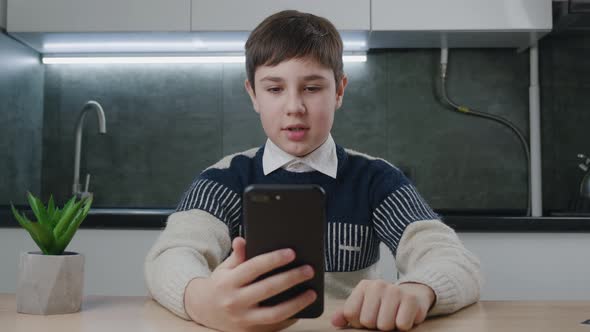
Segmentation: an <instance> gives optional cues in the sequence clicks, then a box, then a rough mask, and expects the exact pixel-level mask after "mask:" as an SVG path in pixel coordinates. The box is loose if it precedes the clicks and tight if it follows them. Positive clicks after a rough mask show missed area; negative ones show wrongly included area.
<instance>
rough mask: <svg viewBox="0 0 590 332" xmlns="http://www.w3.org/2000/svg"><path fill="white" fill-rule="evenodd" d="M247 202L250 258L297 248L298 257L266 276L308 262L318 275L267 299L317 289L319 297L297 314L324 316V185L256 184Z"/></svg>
mask: <svg viewBox="0 0 590 332" xmlns="http://www.w3.org/2000/svg"><path fill="white" fill-rule="evenodd" d="M242 202H243V203H242V204H243V205H242V206H243V209H244V210H243V217H244V230H245V236H246V258H247V259H249V258H252V257H255V256H258V255H260V254H263V253H267V252H270V251H274V250H278V249H285V248H292V249H293V250H295V253H296V254H295V255H296V257H295V260H294V261H293V262H291V263H290V264H288V265H286V266H284V267H281V268H279V269H276V270H274V271H272V272H270V273H268V274H266V275H263V276H261V278H260V279H263V278H265V277H268V276H269V275H272V274H275V273H279V272H283V271H287V270H290V269H292V268H294V267H297V266H301V265H304V264H309V265H311V266H312V267H313V269H314V271H315V274H314V277H313V278H312V279H310V280H308V281H306V282H304V283H302V284H299V285H297V286H295V287H293V288H291V289H289V290H287V291H285V292H283V293H281V294H278V295H276V296H273V297H271V298H270V299H268V300H265V301H264V302H262V303H261V305H275V304H277V303H280V302H283V301H285V300H288V299H291V298H293V297H294V296H296V295H298V294H301V293H303V292H304V291H305V290H307V289H313V290H314V291H315V292H316V294H317V299H316V300H315V301H314V302H313V303H312V304H311V305H310V306H308V307H307V308H305V309H303V310H302V311H300V312H299V313H298V314H297V315H295V316H294V317H293V318H315V317H319V316H320V315H321V314H322V313H323V311H324V270H325V266H324V262H325V259H324V255H325V253H324V233H325V224H326V221H325V219H326V213H325V208H326V203H325V193H324V190H323V189H322V188H321V187H320V186H317V185H250V186H248V187H247V188H246V189H245V191H244V196H243V200H242Z"/></svg>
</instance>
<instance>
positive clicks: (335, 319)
mask: <svg viewBox="0 0 590 332" xmlns="http://www.w3.org/2000/svg"><path fill="white" fill-rule="evenodd" d="M435 299H436V296H435V294H434V291H433V290H432V289H431V288H430V287H428V286H426V285H423V284H417V283H404V284H400V285H394V284H392V283H390V282H387V281H384V280H363V281H361V282H359V284H358V285H357V286H356V287H355V288H354V290H353V291H352V293H351V294H350V296H349V297H348V299H347V300H346V302H345V304H344V307H343V308H341V309H340V310H338V311H337V312H336V313H335V314H334V315H333V316H332V324H333V325H334V326H336V327H346V326H348V325H350V326H352V327H354V328H368V329H373V330H375V329H377V330H380V331H390V330H393V329H398V330H400V331H408V330H410V329H411V328H412V327H413V326H415V325H418V324H420V323H422V322H423V321H424V320H425V319H426V314H427V313H428V310H429V309H430V307H431V306H432V304H433V303H434V301H435Z"/></svg>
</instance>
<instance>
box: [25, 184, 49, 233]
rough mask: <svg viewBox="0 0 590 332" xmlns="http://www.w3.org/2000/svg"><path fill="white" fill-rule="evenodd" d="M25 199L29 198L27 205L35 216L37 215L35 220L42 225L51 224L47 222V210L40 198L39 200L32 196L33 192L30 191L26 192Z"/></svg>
mask: <svg viewBox="0 0 590 332" xmlns="http://www.w3.org/2000/svg"><path fill="white" fill-rule="evenodd" d="M27 199H28V200H29V205H30V206H31V209H32V210H33V213H34V214H35V217H37V222H38V223H40V224H42V225H47V226H51V225H50V224H49V220H48V217H47V211H46V210H45V206H44V205H43V202H41V200H39V199H38V198H37V197H35V196H33V194H31V193H30V192H27Z"/></svg>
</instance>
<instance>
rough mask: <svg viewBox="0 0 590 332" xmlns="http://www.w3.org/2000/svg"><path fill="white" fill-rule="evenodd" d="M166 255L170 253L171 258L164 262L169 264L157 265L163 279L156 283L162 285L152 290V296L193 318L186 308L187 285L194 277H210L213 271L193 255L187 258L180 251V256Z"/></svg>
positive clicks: (175, 310) (172, 310) (181, 315)
mask: <svg viewBox="0 0 590 332" xmlns="http://www.w3.org/2000/svg"><path fill="white" fill-rule="evenodd" d="M164 255H169V257H168V259H170V260H168V261H166V264H164V265H168V266H161V265H160V266H158V267H157V268H158V269H159V270H160V271H158V274H159V276H160V278H161V279H160V281H159V282H157V283H155V284H157V285H160V287H158V288H159V289H158V288H156V289H153V290H152V297H153V298H154V299H156V300H157V301H158V302H159V303H160V304H161V305H162V306H164V307H165V308H167V309H168V310H170V311H171V312H172V313H174V314H176V315H177V316H179V317H181V318H183V319H186V320H190V319H191V318H190V317H189V315H188V314H187V313H186V310H185V309H184V292H185V290H186V287H187V286H188V283H189V282H190V281H191V280H193V279H194V278H208V277H209V275H210V274H211V271H209V269H208V268H207V265H206V264H202V263H201V264H200V262H198V261H196V260H195V259H194V258H193V257H190V256H189V257H187V259H185V258H184V257H182V256H183V255H182V254H179V253H176V255H178V256H177V257H174V256H173V254H171V253H169V252H167V253H165V254H164ZM172 257H174V259H172ZM191 258H192V259H191ZM154 268H156V266H154ZM153 274H155V273H153Z"/></svg>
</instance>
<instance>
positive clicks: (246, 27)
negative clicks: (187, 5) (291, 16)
mask: <svg viewBox="0 0 590 332" xmlns="http://www.w3.org/2000/svg"><path fill="white" fill-rule="evenodd" d="M370 8H371V6H370V1H369V0H322V1H318V0H297V1H295V0H284V1H277V0H256V1H242V0H239V1H237V0H216V1H210V0H192V22H191V30H192V31H251V30H253V29H254V28H255V27H256V25H258V23H260V22H261V21H262V20H263V19H264V18H265V17H267V16H269V15H271V14H273V13H276V12H278V11H281V10H284V9H295V10H299V11H303V12H308V13H312V14H315V15H318V16H322V17H325V18H327V19H329V20H330V21H331V22H332V23H334V25H335V26H336V28H337V29H338V30H352V31H359V30H363V31H368V30H369V29H370V28H371V17H370V14H371V13H370Z"/></svg>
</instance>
